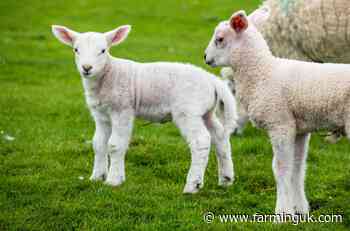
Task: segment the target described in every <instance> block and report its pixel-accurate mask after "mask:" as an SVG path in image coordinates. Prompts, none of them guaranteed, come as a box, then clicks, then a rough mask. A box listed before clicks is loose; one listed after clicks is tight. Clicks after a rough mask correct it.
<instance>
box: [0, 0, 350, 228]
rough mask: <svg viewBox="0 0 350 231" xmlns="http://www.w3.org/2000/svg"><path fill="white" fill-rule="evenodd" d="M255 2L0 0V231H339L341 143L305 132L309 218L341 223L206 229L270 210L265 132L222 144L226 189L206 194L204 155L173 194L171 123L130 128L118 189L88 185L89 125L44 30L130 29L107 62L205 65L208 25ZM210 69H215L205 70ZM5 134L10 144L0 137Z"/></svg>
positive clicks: (213, 184) (180, 149)
mask: <svg viewBox="0 0 350 231" xmlns="http://www.w3.org/2000/svg"><path fill="white" fill-rule="evenodd" d="M259 3H260V1H259V0H249V1H244V3H243V1H231V0H222V1H220V3H218V1H214V0H206V1H199V0H191V1H189V0H177V1H175V0H174V1H156V0H145V1H136V0H120V1H115V0H113V1H112V0H101V1H97V0H92V1H85V0H79V1H76V0H70V1H67V0H62V1H39V0H31V1H29V0H22V1H10V0H3V1H1V2H0V12H1V13H0V28H1V36H0V51H1V52H0V69H1V71H0V86H1V87H0V89H1V90H0V131H1V134H0V135H1V137H0V230H72V229H80V230H105V229H114V230H173V229H178V230H191V229H197V230H226V229H232V230H289V229H291V230H294V229H302V230H349V228H350V199H349V198H350V180H349V177H350V167H349V166H350V165H349V163H350V155H348V153H349V151H350V145H349V143H348V142H347V141H346V140H342V141H340V142H339V143H338V144H337V145H329V144H326V143H325V142H324V141H323V139H322V137H321V136H320V135H317V134H316V135H313V137H312V140H311V148H310V149H311V150H310V154H309V159H308V172H307V180H306V190H307V195H308V198H309V201H310V204H311V208H312V214H314V215H316V216H317V215H319V214H331V213H334V214H342V215H343V223H337V224H335V223H328V224H321V223H319V224H316V223H314V224H300V225H298V226H293V225H292V224H272V223H266V224H250V223H231V224H220V222H219V221H218V219H216V220H215V221H214V222H213V223H212V224H206V223H205V222H204V221H203V218H202V216H203V214H204V213H205V212H207V211H211V212H213V213H214V214H217V215H218V214H223V213H231V214H254V213H260V214H261V213H263V214H272V213H273V211H274V204H275V183H274V179H273V175H272V170H271V158H272V154H271V153H272V151H271V146H270V144H269V141H268V139H267V136H266V134H265V133H264V132H263V131H261V130H257V129H255V128H252V127H249V128H248V129H246V130H245V133H244V135H243V136H241V137H233V138H232V140H231V141H232V142H231V143H232V146H233V155H234V161H235V172H236V181H235V184H234V185H233V186H232V187H229V188H227V189H225V188H220V187H218V186H217V170H216V160H215V155H214V153H212V154H211V158H210V161H209V166H208V169H207V172H206V183H205V187H204V188H203V190H202V191H201V192H200V193H199V194H197V195H192V196H190V195H183V194H182V189H183V187H184V184H185V178H186V174H187V171H188V168H189V164H190V155H189V150H188V148H187V146H186V144H185V142H184V141H183V140H182V138H181V137H180V135H179V132H178V131H177V129H175V128H174V126H173V125H172V124H165V125H156V124H152V125H147V126H145V122H144V121H137V124H136V127H135V130H134V135H133V139H132V143H131V147H130V149H129V151H128V155H127V160H126V170H127V181H126V182H125V183H124V184H123V185H122V186H121V187H118V188H111V187H108V186H105V185H103V184H101V183H91V182H89V181H88V178H89V175H90V173H91V170H92V161H93V152H92V149H91V144H90V143H89V142H88V141H89V140H90V139H91V137H92V134H93V131H94V124H93V121H92V120H91V117H90V115H89V112H88V110H87V108H86V106H85V102H84V98H83V92H82V86H81V82H80V79H79V77H78V73H77V72H76V70H75V66H74V63H73V55H72V51H71V49H69V48H67V47H64V46H63V45H62V44H60V43H59V42H58V41H56V40H55V39H54V38H53V36H52V35H51V31H50V25H51V24H62V25H67V26H69V27H71V28H73V29H75V30H78V31H107V30H111V29H113V28H115V27H117V26H119V25H121V24H131V25H133V31H132V32H131V34H130V35H129V38H128V39H127V41H126V42H125V43H124V44H122V45H120V46H119V47H116V48H113V51H112V53H113V54H114V55H115V56H119V57H123V58H130V59H133V60H137V61H156V60H168V61H181V62H190V63H194V64H197V65H199V66H202V67H204V68H207V67H205V66H204V64H203V60H202V56H203V51H204V49H205V47H206V45H207V42H208V41H209V39H210V36H211V33H212V31H213V28H214V26H215V25H216V23H217V22H218V21H220V20H223V19H225V18H227V17H229V16H230V15H231V13H232V12H233V11H234V10H237V9H240V8H243V9H245V10H246V11H247V12H251V11H252V10H253V9H254V8H255V7H256V6H258V5H259ZM210 71H214V72H216V73H217V72H218V70H210ZM5 134H8V135H11V136H14V137H15V140H14V141H8V140H5V139H3V136H4V135H5Z"/></svg>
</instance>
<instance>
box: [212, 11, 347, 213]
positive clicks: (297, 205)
mask: <svg viewBox="0 0 350 231" xmlns="http://www.w3.org/2000/svg"><path fill="white" fill-rule="evenodd" d="M268 15H269V11H268V8H261V9H258V10H256V11H255V12H254V13H253V14H252V15H250V16H249V17H247V16H246V15H245V12H242V11H241V12H237V13H235V14H234V15H233V16H232V17H231V19H230V21H229V22H223V23H220V24H219V26H218V27H217V28H216V30H215V33H214V35H213V38H212V40H211V41H210V43H209V45H208V47H207V49H206V62H207V63H208V64H210V65H211V66H213V67H215V66H227V65H230V66H231V67H232V68H233V70H234V73H235V84H236V97H237V100H238V101H239V103H240V104H241V105H242V106H243V107H244V109H245V110H246V111H247V113H248V115H249V118H250V120H251V121H252V122H254V124H255V125H256V126H257V127H260V128H263V129H265V130H266V131H267V132H268V134H269V137H270V140H271V143H272V147H273V153H274V159H273V172H274V175H275V178H276V183H277V203H276V210H275V211H276V213H278V214H282V213H287V214H298V213H299V214H306V213H308V212H309V205H308V202H307V199H306V195H305V190H304V177H305V168H306V165H305V161H306V157H307V150H308V142H309V138H310V133H311V132H314V131H317V130H319V129H327V130H331V131H339V132H346V134H347V135H348V136H349V134H350V109H349V108H350V78H349V76H350V65H345V64H318V63H312V62H303V61H296V60H288V59H281V58H277V57H275V56H273V55H272V53H271V51H270V49H269V47H268V45H267V43H266V41H265V40H264V38H263V36H262V34H261V33H260V32H259V31H258V30H257V29H256V27H255V26H254V25H255V24H256V22H258V23H262V22H263V21H264V20H265V19H266V18H267V16H268ZM243 25H245V26H246V27H243ZM218 37H220V40H219V39H218ZM218 41H220V42H218Z"/></svg>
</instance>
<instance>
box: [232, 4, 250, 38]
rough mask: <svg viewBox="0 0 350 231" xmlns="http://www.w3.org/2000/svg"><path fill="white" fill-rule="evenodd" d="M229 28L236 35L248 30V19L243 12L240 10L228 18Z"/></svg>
mask: <svg viewBox="0 0 350 231" xmlns="http://www.w3.org/2000/svg"><path fill="white" fill-rule="evenodd" d="M230 26H231V28H232V29H234V30H235V31H236V33H237V34H239V33H242V32H243V31H245V30H246V29H247V28H248V19H247V15H246V13H245V11H243V10H241V11H238V12H236V13H234V14H233V15H232V16H231V18H230Z"/></svg>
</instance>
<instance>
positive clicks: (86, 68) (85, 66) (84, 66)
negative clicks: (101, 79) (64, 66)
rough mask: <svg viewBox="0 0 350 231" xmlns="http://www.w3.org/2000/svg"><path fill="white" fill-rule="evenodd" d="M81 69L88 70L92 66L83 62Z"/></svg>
mask: <svg viewBox="0 0 350 231" xmlns="http://www.w3.org/2000/svg"><path fill="white" fill-rule="evenodd" d="M83 69H84V71H85V72H89V71H90V70H91V69H92V66H91V65H89V64H84V65H83Z"/></svg>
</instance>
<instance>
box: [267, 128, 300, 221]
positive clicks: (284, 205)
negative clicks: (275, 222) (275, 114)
mask: <svg viewBox="0 0 350 231" xmlns="http://www.w3.org/2000/svg"><path fill="white" fill-rule="evenodd" d="M269 135H270V139H271V143H272V148H273V154H274V156H273V163H272V168H273V173H274V175H275V179H276V184H277V202H276V210H275V212H276V214H278V215H283V214H294V206H293V203H292V202H293V193H292V192H293V190H292V187H293V186H292V174H293V161H294V148H295V127H294V126H283V127H278V128H277V129H275V130H273V131H269Z"/></svg>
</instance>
